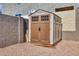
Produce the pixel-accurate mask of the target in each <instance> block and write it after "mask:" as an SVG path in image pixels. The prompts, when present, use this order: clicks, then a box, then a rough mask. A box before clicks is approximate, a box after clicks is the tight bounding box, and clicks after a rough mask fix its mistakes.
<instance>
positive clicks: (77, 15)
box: [62, 8, 79, 41]
mask: <svg viewBox="0 0 79 59" xmlns="http://www.w3.org/2000/svg"><path fill="white" fill-rule="evenodd" d="M69 14H70V13H68V15H69ZM71 14H73V16H69V17H67V18H66V19H67V20H69V21H67V22H68V23H69V22H70V23H71V22H72V24H70V26H68V25H66V26H68V29H70V28H71V27H73V28H72V29H71V30H63V36H62V38H63V39H64V40H74V41H79V9H77V8H76V9H75V10H74V13H73V12H72V13H71ZM68 18H69V19H68ZM66 19H63V20H66ZM73 22H74V23H73ZM63 26H64V25H63ZM74 26H75V27H74Z"/></svg>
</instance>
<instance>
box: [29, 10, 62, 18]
mask: <svg viewBox="0 0 79 59" xmlns="http://www.w3.org/2000/svg"><path fill="white" fill-rule="evenodd" d="M40 10H41V11H44V12H47V13H50V14H54V15H56V14H55V13H52V12H49V11H46V10H42V9H38V10H36V11H35V12H33V13H31V14H30V15H29V16H31V15H32V14H34V13H36V12H38V11H40ZM56 16H58V15H56ZM58 17H59V16H58ZM60 18H61V17H60Z"/></svg>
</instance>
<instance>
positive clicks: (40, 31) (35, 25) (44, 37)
mask: <svg viewBox="0 0 79 59" xmlns="http://www.w3.org/2000/svg"><path fill="white" fill-rule="evenodd" d="M49 31H50V26H49V15H41V16H32V21H31V38H32V42H38V43H43V44H49V34H50V33H49Z"/></svg>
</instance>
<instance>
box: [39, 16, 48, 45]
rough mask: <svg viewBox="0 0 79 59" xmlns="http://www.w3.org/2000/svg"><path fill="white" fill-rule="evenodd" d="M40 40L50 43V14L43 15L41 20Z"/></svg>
mask: <svg viewBox="0 0 79 59" xmlns="http://www.w3.org/2000/svg"><path fill="white" fill-rule="evenodd" d="M40 28H41V29H40V40H41V42H42V43H45V44H47V43H49V41H50V38H49V35H50V34H49V32H50V26H49V15H42V16H41V21H40Z"/></svg>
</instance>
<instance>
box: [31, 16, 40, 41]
mask: <svg viewBox="0 0 79 59" xmlns="http://www.w3.org/2000/svg"><path fill="white" fill-rule="evenodd" d="M38 28H39V16H32V21H31V38H32V42H33V41H38V40H39V31H38Z"/></svg>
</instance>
